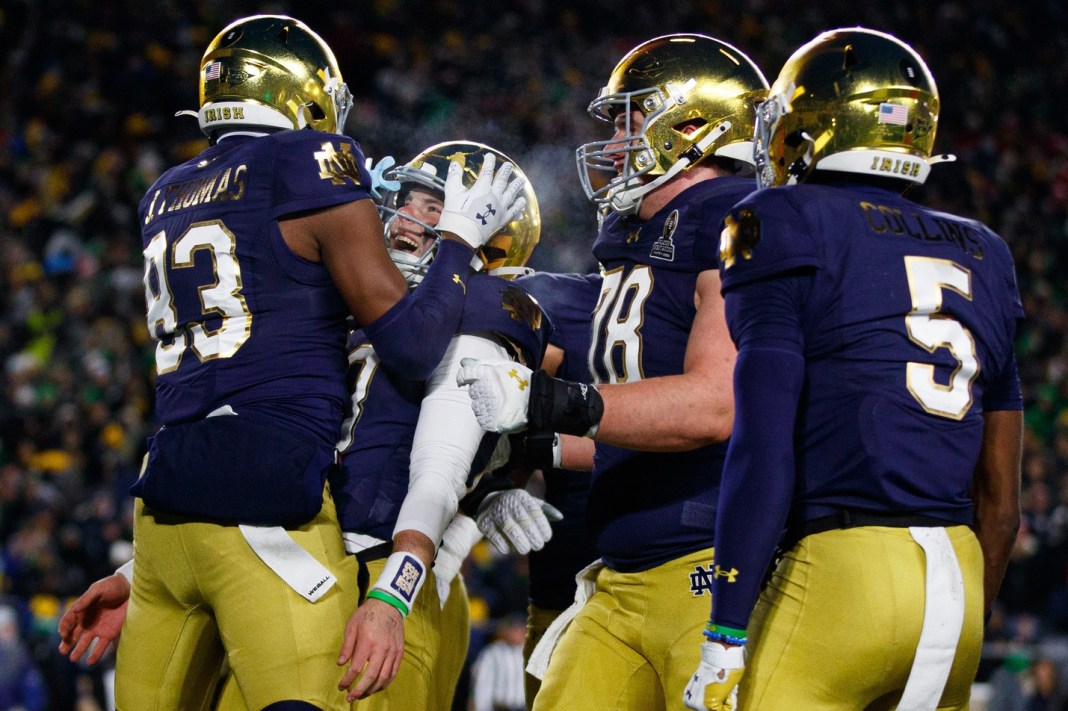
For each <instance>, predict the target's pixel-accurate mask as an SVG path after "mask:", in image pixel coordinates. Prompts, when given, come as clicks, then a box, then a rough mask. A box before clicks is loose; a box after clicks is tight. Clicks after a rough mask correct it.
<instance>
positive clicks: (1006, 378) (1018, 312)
mask: <svg viewBox="0 0 1068 711" xmlns="http://www.w3.org/2000/svg"><path fill="white" fill-rule="evenodd" d="M992 236H993V239H991V240H990V250H989V252H990V258H991V259H997V260H1000V261H1002V262H1004V263H1005V267H1004V268H1003V270H1002V271H1001V273H1002V274H1004V288H1005V292H1006V295H1007V297H1008V298H1007V299H1004V300H998V301H996V302H995V303H999V302H1002V301H1003V302H1004V303H1008V304H1009V307H1008V313H1006V314H1005V317H1004V318H1005V320H1006V322H1007V323H1006V325H1005V329H1006V331H1007V332H1008V333H1009V334H1010V335H1009V337H1008V338H1007V339H1006V341H1007V343H1013V342H1014V341H1015V340H1016V330H1017V327H1018V325H1019V323H1020V322H1021V321H1023V319H1024V310H1023V304H1022V303H1021V301H1020V291H1019V287H1018V286H1017V284H1016V270H1015V268H1014V267H1013V264H1012V254H1011V252H1009V248H1008V245H1006V244H1005V243H1004V242H1003V241H1002V240H1001V238H1000V237H997V236H996V235H992ZM1006 351H1007V353H1006V356H1005V358H1004V360H1003V361H1001V362H998V363H995V364H992V365H991V366H988V367H987V371H988V372H987V373H986V374H985V383H984V388H983V400H982V404H983V411H984V412H993V411H996V410H1022V409H1023V394H1022V392H1021V390H1020V373H1019V370H1018V368H1017V365H1016V356H1015V353H1014V352H1013V351H1012V349H1011V348H1010V349H1006Z"/></svg>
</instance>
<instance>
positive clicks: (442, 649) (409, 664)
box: [61, 142, 553, 711]
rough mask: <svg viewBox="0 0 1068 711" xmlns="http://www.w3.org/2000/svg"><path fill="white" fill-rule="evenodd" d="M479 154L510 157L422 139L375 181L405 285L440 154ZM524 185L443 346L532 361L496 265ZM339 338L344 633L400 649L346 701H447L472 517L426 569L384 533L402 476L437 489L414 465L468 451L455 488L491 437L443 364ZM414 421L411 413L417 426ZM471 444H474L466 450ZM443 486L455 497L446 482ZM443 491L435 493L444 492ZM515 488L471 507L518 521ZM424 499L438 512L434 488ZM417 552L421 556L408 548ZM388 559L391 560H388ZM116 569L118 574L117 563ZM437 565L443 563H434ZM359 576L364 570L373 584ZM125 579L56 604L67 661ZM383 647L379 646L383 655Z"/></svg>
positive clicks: (117, 597)
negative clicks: (374, 684) (408, 359)
mask: <svg viewBox="0 0 1068 711" xmlns="http://www.w3.org/2000/svg"><path fill="white" fill-rule="evenodd" d="M490 154H493V155H494V156H495V158H496V159H498V160H499V161H501V162H502V163H503V162H508V158H507V157H506V156H504V155H503V154H500V153H499V152H497V151H494V150H493V149H491V148H489V147H487V146H483V145H481V144H475V143H470V142H449V143H444V144H440V145H437V146H433V147H431V148H429V149H427V150H426V151H424V152H423V153H421V154H420V155H419V156H417V157H416V158H415V159H414V160H413V161H411V162H410V163H409V164H407V165H405V166H402V167H401V168H398V169H397V170H396V171H394V172H393V173H392V174H391V175H390V176H388V177H390V178H393V179H394V180H395V183H394V184H395V185H396V190H395V192H393V193H387V194H386V196H385V204H384V205H383V207H382V211H383V213H384V214H385V215H386V217H387V222H386V235H387V237H386V241H387V244H388V245H389V250H390V254H391V255H392V257H393V259H394V261H395V262H396V263H397V266H398V267H400V268H401V270H402V272H403V273H404V274H405V275H406V277H407V278H408V280H409V282H410V283H411V284H412V285H413V286H414V285H415V284H418V283H420V282H421V281H422V280H423V277H424V276H426V275H427V274H428V273H429V266H430V263H431V261H432V260H433V256H434V254H435V252H436V250H437V249H439V248H440V244H439V241H440V239H441V236H440V235H439V233H438V232H437V231H436V225H437V224H438V220H439V219H440V216H441V212H442V205H443V195H444V182H445V176H446V174H447V171H448V169H449V165H450V161H459V162H460V163H461V165H463V166H464V170H463V172H462V173H461V179H462V180H463V181H464V182H465V183H466V184H467V185H471V184H473V183H474V182H475V181H476V179H477V173H476V171H475V169H474V167H475V166H477V165H480V164H481V163H483V162H484V160H485V158H486V156H488V155H490ZM516 171H517V174H518V175H520V176H521V175H522V174H521V173H519V172H518V169H516ZM524 197H525V206H524V208H523V210H522V211H521V212H520V213H519V214H518V215H517V216H516V218H515V219H514V220H511V221H510V222H509V223H508V224H507V225H505V226H504V228H503V229H502V230H501V231H500V232H498V233H497V234H496V235H494V236H493V237H492V238H491V240H490V242H489V243H487V244H486V245H484V246H483V247H481V248H480V249H479V250H478V253H477V258H478V259H479V261H480V264H484V265H485V267H484V269H485V270H486V271H488V273H489V274H488V275H487V274H479V275H474V276H472V277H471V279H470V280H468V282H467V290H468V292H469V296H468V298H467V300H466V301H465V304H464V315H463V317H462V320H461V326H460V328H459V330H458V334H461V335H458V336H457V338H456V339H454V346H452V348H453V349H455V350H456V352H457V353H465V352H466V353H471V352H472V351H471V350H470V349H471V348H475V350H474V351H473V353H475V354H479V353H482V354H485V353H486V350H485V349H486V348H488V349H489V350H490V352H493V353H496V354H497V355H506V354H508V353H511V354H515V355H516V357H521V358H523V359H525V360H526V362H529V363H540V361H541V355H542V352H543V350H544V348H545V342H544V339H545V337H546V336H547V335H548V333H549V331H550V328H551V327H550V325H549V322H548V321H547V320H544V319H542V318H541V313H540V311H539V309H538V307H537V304H536V303H535V302H534V301H533V300H532V299H531V298H530V297H529V296H527V295H526V294H525V292H522V291H521V290H519V289H517V288H516V287H515V286H514V285H513V284H512V283H511V282H508V281H505V280H504V279H501V278H498V277H497V276H495V275H499V274H503V275H505V276H509V277H510V276H514V275H515V274H517V273H520V272H521V271H523V269H524V267H523V265H524V264H525V262H526V261H527V259H528V257H529V255H530V252H531V250H532V249H533V248H534V246H535V245H536V244H537V241H538V237H539V233H540V217H539V213H538V205H537V200H536V197H535V195H534V193H533V190H531V189H530V187H529V184H528V185H527V186H526V188H525V193H524ZM490 275H494V276H490ZM482 341H485V343H480V342H482ZM349 347H350V353H349V361H350V368H349V392H350V394H351V395H350V403H351V413H350V416H349V417H348V418H347V419H346V421H345V423H344V425H343V427H342V430H341V439H340V442H339V444H338V449H339V451H340V452H341V466H340V467H339V468H338V469H337V470H336V471H335V472H334V473H332V474H331V477H330V485H331V490H332V492H333V493H334V501H335V502H336V506H337V511H338V517H339V520H340V524H341V527H342V529H343V531H344V533H343V537H344V541H345V548H346V550H347V551H348V552H350V553H352V554H354V555H355V559H356V560H357V561H358V562H359V573H358V576H357V578H354V580H355V579H358V580H359V589H360V598H361V601H362V604H361V606H360V609H359V611H358V613H357V614H356V615H354V616H353V620H352V622H351V623H350V629H349V633H350V635H351V636H353V637H360V636H366V637H371V638H372V641H373V642H374V643H375V646H376V648H378V647H381V648H386V649H391V650H392V649H396V650H400V649H401V648H402V647H403V656H401V655H400V653H399V652H397V653H396V654H395V656H396V663H397V664H398V669H397V670H394V672H393V673H395V674H397V676H398V679H397V680H396V681H395V683H393V684H392V685H390V686H389V687H388V689H386V690H385V691H383V692H382V693H379V694H376V695H374V696H372V697H370V698H367V699H365V700H363V701H361V702H359V703H358V704H357V707H358V708H360V709H362V710H371V709H377V708H382V709H388V708H397V707H403V708H419V709H441V710H442V711H447V710H448V709H449V708H451V705H452V695H453V692H454V690H455V687H456V682H457V680H458V678H459V675H460V671H461V668H462V665H463V661H464V658H465V656H466V650H467V643H468V636H469V630H468V622H467V614H468V608H467V596H466V592H465V590H464V587H463V583H462V581H461V579H460V578H459V576H457V575H456V573H457V572H458V570H459V563H460V562H461V561H462V559H463V558H464V557H465V556H466V555H467V552H468V550H469V549H470V547H471V546H472V545H473V544H474V543H475V542H476V541H477V540H478V538H480V537H481V532H480V531H479V527H478V524H476V523H475V522H474V521H473V520H470V519H464V518H463V517H460V518H458V519H457V521H456V522H455V523H454V524H452V525H451V526H450V527H449V529H448V530H447V531H446V532H445V533H444V535H442V533H441V532H438V533H437V534H436V536H435V538H434V540H441V539H444V542H443V543H442V549H441V551H440V555H439V556H438V558H437V559H436V560H435V566H434V568H433V570H430V569H429V567H428V563H429V561H430V560H431V559H434V550H433V547H431V548H430V550H429V551H427V550H426V546H425V541H424V540H423V539H421V538H420V537H419V536H417V535H413V534H412V533H410V532H408V530H407V529H406V530H405V531H403V532H400V533H399V534H398V536H397V537H396V538H395V539H393V540H392V541H391V540H390V539H391V538H393V530H394V527H395V526H396V524H397V520H398V514H399V511H400V509H401V505H402V503H403V502H404V500H405V497H406V496H407V495H408V492H409V488H411V489H412V491H413V493H412V494H411V495H412V496H413V497H419V496H423V497H424V498H427V497H429V498H431V499H433V498H436V497H437V496H438V494H439V492H440V487H441V484H440V483H437V485H436V487H435V484H434V483H433V482H432V483H431V485H430V486H428V485H427V484H426V482H425V481H423V479H425V478H426V477H437V476H439V475H443V474H448V473H450V472H452V473H455V472H456V471H458V469H457V468H458V467H459V466H461V465H464V462H463V460H465V459H466V464H465V465H464V466H466V467H467V468H468V470H465V472H464V475H463V476H462V477H457V479H456V480H455V481H452V482H451V483H450V484H449V485H450V486H453V487H455V488H456V491H457V492H458V493H462V491H463V490H464V489H465V484H466V481H467V479H468V478H469V477H468V472H469V471H470V472H476V473H477V472H480V471H482V470H483V468H485V467H487V466H489V463H488V462H487V457H486V453H488V452H491V451H492V450H494V444H495V440H496V437H488V436H485V433H484V432H483V431H482V429H481V428H480V427H478V425H477V423H476V422H475V420H474V416H473V415H472V413H471V410H470V407H469V406H468V404H467V397H466V396H465V395H462V394H461V395H460V397H459V407H458V408H455V406H454V408H455V409H457V412H455V413H450V414H449V415H448V416H444V415H442V414H441V413H442V412H443V411H444V410H448V409H450V408H449V405H448V404H447V403H445V404H442V403H441V400H442V398H443V397H446V398H447V396H448V391H449V390H450V389H455V385H454V384H453V383H454V381H455V375H454V374H451V373H447V377H446V376H440V377H439V378H438V380H440V381H441V382H442V383H444V386H441V385H439V386H437V387H434V386H433V385H431V387H430V389H428V388H427V386H426V385H425V384H424V383H422V382H419V381H413V380H407V379H404V378H401V377H399V376H397V375H396V374H395V373H393V372H392V371H389V370H388V369H385V368H382V367H380V366H381V362H380V360H379V359H378V357H377V355H376V353H375V351H374V349H373V347H372V345H371V344H370V343H369V342H368V340H367V338H366V336H365V334H364V333H363V332H362V331H360V330H357V331H356V332H354V333H353V334H352V335H351V337H350V344H349ZM479 349H482V350H479ZM450 352H451V351H450ZM432 382H433V381H432ZM442 393H444V395H443V394H442ZM424 396H426V408H427V410H431V409H433V411H434V414H433V416H432V419H429V420H424V419H420V410H421V407H422V406H423V399H424ZM454 399H456V396H455V395H454ZM439 418H440V419H439ZM465 421H466V423H467V425H466V427H465V426H464V422H465ZM417 423H421V424H419V428H417ZM484 440H485V443H484V444H483V441H484ZM413 442H414V443H415V445H416V452H418V456H417V460H416V462H414V463H413V464H412V466H411V477H410V475H409V451H410V450H411V449H412V446H413ZM480 450H481V452H482V453H483V454H482V455H481V456H478V452H479V451H480ZM448 467H451V469H450V468H448ZM447 483H448V482H447ZM428 489H429V491H428ZM452 496H453V497H454V502H455V497H456V496H457V493H454V494H452ZM520 497H521V500H522V503H523V504H524V505H525V508H524V509H523V511H522V513H523V514H524V516H523V522H525V523H528V525H534V526H536V530H541V531H543V536H542V538H540V539H538V540H535V541H534V545H535V546H536V547H539V548H540V547H541V545H543V544H544V540H547V539H548V537H549V536H551V533H552V532H551V529H549V524H548V521H547V520H546V519H545V513H546V512H548V513H549V514H550V515H553V511H552V508H551V507H545V508H544V509H543V506H542V503H541V502H540V501H538V500H537V499H534V497H531V496H529V495H528V494H525V492H523V493H522V494H521V495H520ZM443 498H444V499H446V500H447V499H448V495H443ZM515 502H516V498H515V497H514V496H513V497H512V498H510V499H509V500H496V499H493V500H488V501H486V502H484V504H483V506H481V507H480V508H479V509H477V510H475V511H472V514H473V515H474V516H475V517H476V518H477V519H479V520H480V523H481V524H482V525H483V526H484V527H485V526H488V525H490V524H493V525H496V526H499V527H501V528H514V527H518V526H519V525H520V524H519V522H518V521H516V520H515V516H516V512H515V511H513V510H512V509H510V508H509V507H508V506H505V504H506V503H510V504H512V505H513V506H514V505H515ZM422 506H423V508H425V509H426V510H429V511H434V512H435V513H436V510H437V506H436V502H435V501H433V500H431V501H428V502H425V503H423V504H422ZM453 508H455V506H454V507H453ZM436 520H439V521H440V518H439V519H436ZM434 525H437V524H434ZM391 552H392V555H391ZM523 552H525V551H523ZM412 553H414V554H415V555H414V556H413V555H412ZM420 555H424V556H427V557H425V558H420V557H419V556H420ZM398 556H399V557H398ZM139 557H140V556H139ZM391 566H393V567H395V568H396V569H397V570H399V571H400V572H401V573H403V574H397V573H396V572H395V571H391V570H390V568H391ZM124 572H125V573H126V575H127V576H129V569H128V568H127V569H126V570H125V571H124ZM439 572H441V573H442V574H441V575H438V573H439ZM426 579H429V580H432V581H434V582H435V585H431V586H430V588H431V590H430V591H428V592H424V593H422V594H418V593H419V590H420V589H421V588H422V587H423V583H424V582H425V580H426ZM371 582H375V583H376V584H375V586H374V587H373V588H371V587H370V583H371ZM125 591H128V584H127V583H126V582H125V581H124V579H123V577H122V576H121V575H120V576H112V577H111V578H105V579H104V580H102V581H99V582H98V583H96V584H94V586H93V587H92V588H91V589H90V591H89V592H87V593H86V594H85V595H83V596H82V598H80V599H79V601H78V602H77V603H76V604H75V606H74V607H73V608H72V610H77V613H78V614H72V613H68V615H67V616H65V618H64V620H65V621H64V622H63V623H62V624H61V636H62V637H63V639H64V643H63V646H61V651H63V652H64V653H68V654H70V656H71V658H72V659H74V660H75V661H76V660H77V659H78V658H80V657H81V656H82V654H84V653H85V651H86V650H87V649H88V646H89V644H90V643H91V642H92V641H93V640H94V639H95V638H96V637H99V638H100V640H101V641H100V643H98V646H97V648H96V649H95V650H93V651H92V652H90V654H89V656H88V657H87V661H88V662H89V663H95V662H96V661H97V660H98V659H99V658H100V656H101V655H102V654H103V652H104V651H105V650H106V648H107V645H108V644H109V643H111V642H113V641H114V638H115V636H116V635H117V633H118V630H119V627H121V615H122V612H123V609H124V607H125V605H124V601H125V594H126V592H125ZM450 593H451V594H450ZM402 620H403V625H402V624H401V621H402ZM79 625H81V626H80V627H79ZM393 657H394V654H393V653H391V654H390V659H393ZM390 678H392V673H391V674H390ZM234 682H235V679H234V677H233V676H232V675H230V676H228V677H227V683H226V685H225V686H224V688H223V691H222V694H221V698H220V699H219V701H218V704H217V706H216V709H217V710H218V711H241V710H243V709H245V708H251V706H247V705H246V704H245V702H244V700H243V698H242V692H243V689H239V688H238V684H237V683H234ZM347 684H348V680H343V681H342V685H343V686H345V685H347ZM355 698H357V697H356V695H355V693H352V694H350V701H351V700H354V699H355Z"/></svg>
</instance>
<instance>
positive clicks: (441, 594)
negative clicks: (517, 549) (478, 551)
mask: <svg viewBox="0 0 1068 711" xmlns="http://www.w3.org/2000/svg"><path fill="white" fill-rule="evenodd" d="M481 538H482V531H480V530H478V524H476V523H475V521H474V519H472V518H471V517H470V516H464V515H463V514H459V513H458V514H456V515H455V516H454V517H453V519H452V521H451V522H450V523H449V525H448V527H447V528H446V529H445V533H443V534H442V536H441V545H440V546H439V547H438V552H437V555H435V556H434V583H435V585H436V586H437V589H438V600H439V601H441V607H442V609H444V608H445V601H446V600H448V599H449V591H450V590H451V589H452V581H453V579H454V578H455V577H456V575H457V574H458V573H459V572H460V566H462V565H463V563H464V558H466V557H467V554H468V553H470V552H471V548H473V547H474V545H475V544H476V543H478V541H479V539H481Z"/></svg>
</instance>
